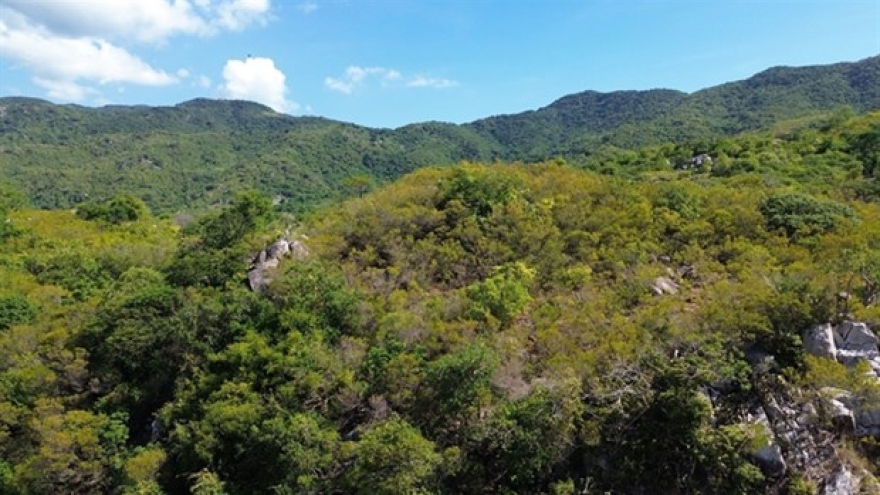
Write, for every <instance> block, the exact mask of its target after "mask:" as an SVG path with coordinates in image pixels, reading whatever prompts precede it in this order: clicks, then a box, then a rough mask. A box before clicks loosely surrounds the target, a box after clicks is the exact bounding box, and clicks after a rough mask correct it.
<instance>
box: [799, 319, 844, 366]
mask: <svg viewBox="0 0 880 495" xmlns="http://www.w3.org/2000/svg"><path fill="white" fill-rule="evenodd" d="M834 340H835V339H834V329H833V328H832V327H831V324H830V323H825V324H823V325H816V326H815V327H813V328H810V329H809V330H807V331H806V332H804V347H805V348H806V350H807V352H809V353H810V354H812V355H814V356H819V357H823V358H827V359H837V345H836V344H835V343H834Z"/></svg>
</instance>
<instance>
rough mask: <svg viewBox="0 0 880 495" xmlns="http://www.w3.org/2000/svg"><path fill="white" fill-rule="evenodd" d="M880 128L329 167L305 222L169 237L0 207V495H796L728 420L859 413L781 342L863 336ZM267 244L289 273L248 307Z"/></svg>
mask: <svg viewBox="0 0 880 495" xmlns="http://www.w3.org/2000/svg"><path fill="white" fill-rule="evenodd" d="M206 105H207V104H206ZM243 108H250V107H247V106H244V107H243ZM878 123H880V114H876V113H875V114H866V115H862V116H857V115H852V114H850V115H845V116H843V117H841V115H840V114H833V115H831V116H829V117H828V118H826V119H823V120H817V121H812V122H809V123H806V124H804V125H802V126H800V127H797V128H793V129H788V130H786V131H785V132H783V133H780V134H777V135H770V134H748V135H743V136H739V137H717V138H712V139H708V140H700V141H694V142H681V143H677V144H671V143H670V144H663V145H659V146H655V147H648V148H642V149H639V150H634V151H623V150H621V151H617V152H613V153H609V154H607V155H603V158H602V159H601V160H599V158H597V157H596V156H594V157H593V158H591V159H590V160H589V161H587V162H584V163H578V164H576V165H577V166H572V165H568V164H566V163H565V162H564V161H562V160H555V161H549V162H545V163H540V164H534V165H530V166H523V165H504V164H495V165H481V164H473V163H462V164H460V165H458V166H456V167H451V168H449V167H447V168H424V169H421V170H419V171H417V172H415V173H413V174H410V175H407V176H405V177H403V178H402V179H401V180H399V181H397V182H394V183H391V184H388V185H385V186H383V187H381V188H379V189H377V190H375V191H373V192H369V189H370V188H372V187H373V184H372V183H371V181H370V180H368V179H369V178H368V177H365V176H356V175H350V177H352V179H350V180H349V181H347V182H346V183H345V184H346V187H349V188H351V189H352V192H353V193H354V194H353V195H354V196H358V197H357V198H354V199H351V200H349V201H348V202H345V203H342V204H340V205H337V206H334V207H331V208H326V209H324V210H321V211H319V212H316V213H315V214H313V215H311V216H310V217H309V218H308V219H307V220H304V221H302V223H296V220H293V219H292V218H291V217H290V216H287V215H285V214H284V212H283V211H279V209H280V208H278V207H274V208H273V206H272V202H271V200H270V199H269V198H268V197H266V196H264V195H262V194H260V193H257V192H255V191H243V192H239V193H237V194H236V195H234V197H232V199H231V200H230V201H229V203H228V204H227V205H226V206H225V207H224V208H220V209H215V210H212V211H210V212H208V213H206V214H204V215H203V216H202V217H200V218H199V219H197V220H195V221H194V222H192V223H190V224H189V225H187V226H185V227H183V228H181V227H179V226H177V225H175V224H174V223H173V222H172V221H171V220H169V219H165V218H157V217H154V216H153V215H152V214H151V213H150V212H149V211H148V209H147V207H146V206H145V205H144V204H143V203H142V202H141V201H140V200H138V199H136V198H134V197H132V196H129V195H124V194H120V195H116V196H112V197H110V199H108V200H107V201H97V202H89V203H86V204H84V205H81V206H80V207H78V208H77V210H76V211H75V212H73V211H69V210H59V211H50V212H47V211H39V210H29V209H21V208H22V207H23V202H22V201H21V198H20V197H18V196H15V195H14V194H13V193H11V192H6V191H5V190H4V192H3V196H0V197H2V198H18V199H16V200H14V201H13V200H12V199H9V200H4V202H2V203H0V205H2V206H3V210H2V212H3V215H4V220H5V221H4V223H3V224H2V225H4V226H5V227H4V228H5V230H3V232H4V233H5V235H4V237H3V238H2V240H0V243H2V244H0V277H2V279H3V280H5V281H8V282H9V283H8V284H4V286H3V289H0V459H2V460H0V493H10V494H19V493H21V494H25V493H28V494H30V493H126V494H128V493H131V494H134V493H212V494H219V493H229V494H244V493H387V494H390V493H476V492H484V493H594V492H598V493H605V492H609V491H610V492H613V493H634V492H638V491H640V490H642V491H645V490H647V491H650V492H653V493H707V494H708V493H743V494H746V493H765V492H766V493H776V492H775V491H774V490H777V489H778V487H780V486H787V487H788V488H787V489H788V491H789V492H790V493H811V492H812V491H814V489H815V487H816V486H817V485H816V484H815V479H811V478H810V476H814V475H815V473H813V472H806V471H804V472H802V471H799V470H798V469H797V467H796V466H792V467H791V469H790V470H789V471H787V472H786V473H785V474H784V475H782V477H781V478H774V477H773V476H771V475H770V474H768V473H765V472H763V471H762V470H761V469H760V468H759V467H758V466H757V465H756V464H754V463H753V462H754V458H753V457H752V456H751V455H750V453H751V452H753V451H754V449H755V447H756V446H759V445H762V442H766V440H767V438H766V434H765V433H762V431H761V430H760V428H756V427H755V426H754V425H753V424H751V423H749V422H748V421H747V420H746V413H747V411H748V410H749V408H750V407H752V405H753V404H754V403H755V402H756V401H758V400H759V399H760V397H762V396H764V395H765V394H767V393H773V391H774V390H777V388H778V387H786V386H788V387H791V385H790V383H797V384H798V387H799V389H798V390H799V391H800V392H799V393H800V394H802V395H804V396H805V397H812V396H813V395H810V394H816V393H818V390H819V389H820V388H822V387H828V386H831V387H844V388H847V389H849V390H859V391H862V392H865V393H866V394H868V396H870V394H872V393H875V392H876V391H875V390H874V388H876V384H872V383H871V382H870V381H868V380H866V379H865V378H864V373H863V371H864V370H862V372H859V371H857V370H856V371H847V370H845V369H843V368H842V367H841V366H839V365H837V364H836V363H831V362H827V363H826V362H825V361H827V360H821V359H819V358H814V357H806V356H804V351H803V349H802V345H801V343H800V334H801V331H803V330H804V329H805V328H807V327H809V326H812V325H814V324H816V323H820V322H826V321H837V320H838V319H840V318H844V317H847V316H851V317H855V318H858V319H861V320H864V321H868V322H870V323H872V324H873V325H875V326H876V325H878V324H880V307H878V295H880V285H878V283H877V281H878V280H880V259H878V257H877V253H878V252H880V202H878V196H877V195H876V194H874V193H871V191H876V190H877V188H876V180H877V179H876V178H875V173H874V170H875V167H874V165H872V164H873V162H872V160H874V158H876V156H875V155H876V153H875V151H876V150H875V149H873V148H872V147H871V146H872V145H870V143H872V142H874V141H872V140H873V139H874V135H875V134H876V132H877V131H876V130H877V128H878V127H877V126H878ZM866 143H869V144H866ZM699 154H708V155H709V156H711V158H712V159H711V160H710V161H705V162H704V163H703V164H701V165H694V163H693V161H692V160H691V158H692V157H694V156H696V155H699ZM285 231H287V235H290V236H294V235H295V236H299V235H303V236H304V237H301V238H302V239H305V241H304V242H306V243H307V245H308V246H309V250H310V255H309V256H308V258H307V259H305V260H294V259H292V258H289V259H286V260H284V261H282V263H281V264H280V266H279V267H277V269H275V270H274V272H272V276H273V282H272V283H271V285H270V287H269V289H268V290H267V291H266V292H265V293H255V292H251V291H250V290H248V289H247V288H246V286H245V279H246V271H247V269H248V268H249V260H250V258H251V257H252V256H253V253H256V252H257V251H258V250H259V249H261V248H262V247H264V246H266V245H267V244H269V243H270V242H272V241H274V240H276V239H278V238H279V237H280V236H281V235H282V233H283V232H285ZM658 277H666V278H668V279H670V280H672V281H674V282H675V284H676V286H677V290H676V291H672V292H667V293H665V294H662V295H652V292H651V286H652V284H654V283H655V282H656V280H657V278H658ZM842 292H843V293H846V294H848V295H852V297H849V298H848V299H846V300H845V301H842V300H841V299H840V298H839V297H837V295H838V294H839V293H842ZM841 304H845V307H842V306H841ZM755 348H760V349H763V350H764V351H766V352H768V353H770V354H772V355H773V356H775V359H776V363H777V364H778V368H776V369H761V368H753V367H751V366H750V365H749V364H748V363H747V362H746V360H745V357H744V355H745V351H746V350H748V349H755ZM780 383H782V384H781V385H780ZM784 383H789V385H785V384H784ZM707 390H708V391H718V390H723V392H719V393H714V392H713V394H714V395H712V394H708V393H707V392H706V391H707ZM836 441H837V442H838V445H839V447H840V448H841V449H849V450H850V453H849V455H850V456H853V458H861V460H860V461H859V462H860V463H861V464H862V465H864V466H866V467H867V469H869V470H873V471H874V472H875V473H878V472H880V465H878V463H877V457H876V456H873V455H872V454H871V448H872V447H871V445H870V444H865V445H858V444H857V445H855V446H852V445H850V444H847V443H846V442H847V441H845V440H844V439H842V438H838V439H837V440H836Z"/></svg>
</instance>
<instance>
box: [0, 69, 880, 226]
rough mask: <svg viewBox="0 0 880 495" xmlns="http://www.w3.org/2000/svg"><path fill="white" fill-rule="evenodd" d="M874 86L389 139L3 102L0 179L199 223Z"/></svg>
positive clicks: (191, 109) (851, 81)
mask: <svg viewBox="0 0 880 495" xmlns="http://www.w3.org/2000/svg"><path fill="white" fill-rule="evenodd" d="M877 88H880V56H876V57H871V58H868V59H865V60H862V61H860V62H854V63H841V64H834V65H825V66H814V67H777V68H773V69H769V70H767V71H764V72H761V73H759V74H757V75H755V76H753V77H751V78H749V79H746V80H744V81H738V82H733V83H728V84H724V85H721V86H716V87H712V88H707V89H704V90H701V91H697V92H695V93H693V94H685V93H681V92H678V91H671V90H651V91H617V92H612V93H597V92H591V91H588V92H583V93H578V94H573V95H568V96H565V97H563V98H560V99H559V100H557V101H555V102H553V103H551V104H550V105H548V106H546V107H544V108H541V109H538V110H534V111H527V112H523V113H520V114H515V115H503V116H495V117H489V118H485V119H481V120H478V121H475V122H471V123H467V124H463V125H453V124H447V123H440V122H426V123H419V124H412V125H408V126H405V127H401V128H399V129H394V130H391V129H370V128H365V127H360V126H357V125H354V124H347V123H342V122H335V121H331V120H327V119H322V118H317V117H291V116H289V115H284V114H280V113H276V112H274V111H272V110H271V109H270V108H268V107H265V106H263V105H259V104H256V103H251V102H245V101H211V100H205V99H198V100H193V101H189V102H186V103H181V104H179V105H176V106H174V107H145V106H134V107H124V106H108V107H103V108H86V107H79V106H74V105H53V104H51V103H48V102H45V101H41V100H36V99H29V98H0V181H3V182H6V183H9V184H11V185H13V186H14V187H16V188H17V189H18V190H19V191H21V192H22V193H24V194H25V195H26V196H27V197H28V198H29V199H30V202H31V204H32V205H33V206H35V207H38V208H71V207H73V206H75V205H77V204H79V203H82V202H86V201H104V200H108V199H110V198H111V197H113V196H115V195H116V194H121V193H127V194H131V195H133V196H135V197H137V198H139V199H141V200H143V201H144V202H145V203H146V204H147V205H148V206H149V207H150V208H151V210H152V211H153V212H154V213H156V214H159V215H163V214H172V213H176V212H179V211H193V210H201V211H203V210H205V209H208V208H210V207H215V206H218V205H223V204H226V203H228V202H229V201H230V200H231V198H232V195H233V193H234V192H235V191H238V190H241V189H245V188H253V189H257V190H259V191H261V192H262V193H264V194H266V195H267V196H269V197H271V198H273V199H274V200H275V201H276V202H280V203H282V204H283V205H284V206H283V207H284V208H285V209H286V210H287V211H295V212H302V211H304V210H307V209H310V208H312V207H314V206H315V205H317V204H326V203H328V202H331V201H333V200H338V199H339V198H341V197H347V196H351V195H353V194H352V193H353V191H352V190H351V188H349V187H347V186H346V180H347V179H348V178H349V177H351V176H356V175H357V176H363V177H367V178H369V179H371V180H372V181H374V182H376V183H386V182H389V181H392V180H394V179H396V178H398V177H400V176H402V175H404V174H406V173H409V172H412V171H414V170H416V169H418V168H420V167H424V166H439V165H452V164H456V163H459V162H461V161H473V162H480V163H492V162H495V161H503V162H512V161H521V162H524V163H531V162H542V161H547V160H551V159H553V158H556V157H561V158H564V159H565V160H566V161H567V162H568V163H570V164H572V165H573V166H581V165H584V164H595V163H604V162H607V161H608V160H609V158H611V159H612V161H618V162H619V161H620V160H618V158H620V156H619V155H621V154H623V153H624V152H625V151H626V152H628V151H631V150H637V149H640V148H642V147H645V146H661V145H666V144H667V143H678V144H684V143H700V142H709V141H711V140H715V139H719V138H720V137H730V136H735V135H738V134H740V133H743V132H755V131H765V132H766V131H770V130H771V129H772V128H773V127H774V126H776V127H779V126H786V125H788V126H802V125H804V124H805V123H809V122H810V121H811V120H816V119H821V118H822V117H821V116H822V115H824V114H826V113H828V112H830V111H833V110H835V109H839V108H845V107H848V108H851V109H852V110H854V111H855V112H856V113H862V112H867V111H871V110H876V109H877V108H880V90H878V89H877ZM776 130H778V129H776ZM705 152H706V151H705V150H702V151H700V153H705ZM728 154H729V153H728ZM609 155H611V156H609ZM679 158H690V156H687V157H679Z"/></svg>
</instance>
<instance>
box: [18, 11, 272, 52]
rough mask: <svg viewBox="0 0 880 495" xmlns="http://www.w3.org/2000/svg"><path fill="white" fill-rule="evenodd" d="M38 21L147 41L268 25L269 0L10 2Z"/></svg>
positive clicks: (59, 29)
mask: <svg viewBox="0 0 880 495" xmlns="http://www.w3.org/2000/svg"><path fill="white" fill-rule="evenodd" d="M3 3H4V6H6V7H7V8H8V9H10V10H12V11H15V12H17V13H18V14H20V15H22V16H24V17H25V18H27V19H28V20H29V22H30V23H32V24H33V25H36V26H39V27H42V28H44V29H46V30H48V31H50V32H52V33H55V34H57V35H59V36H70V37H80V36H88V37H101V38H105V39H120V40H133V41H137V42H145V43H157V42H164V41H166V40H167V39H168V38H170V37H171V36H174V35H178V34H185V35H202V36H205V35H210V34H216V33H217V32H218V31H222V30H240V29H242V28H244V27H246V26H247V25H249V24H253V23H264V22H266V20H267V16H268V14H269V10H270V8H271V5H270V2H269V0H222V1H213V2H211V1H205V0H194V1H188V0H89V1H84V2H82V1H81V2H74V1H70V0H4V2H3Z"/></svg>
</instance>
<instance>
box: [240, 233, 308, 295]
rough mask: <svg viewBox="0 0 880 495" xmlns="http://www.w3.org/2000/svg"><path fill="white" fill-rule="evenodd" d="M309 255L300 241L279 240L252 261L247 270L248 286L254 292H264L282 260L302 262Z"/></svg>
mask: <svg viewBox="0 0 880 495" xmlns="http://www.w3.org/2000/svg"><path fill="white" fill-rule="evenodd" d="M308 255H309V249H308V248H307V247H306V245H305V244H304V243H303V242H302V241H300V240H295V241H291V240H289V239H286V238H282V239H279V240H277V241H275V242H273V243H272V244H270V245H269V246H268V247H267V248H266V249H263V250H262V251H260V252H259V253H258V254H257V255H256V256H255V257H254V259H253V261H252V264H251V269H250V270H248V286H250V288H251V290H253V291H255V292H264V291H265V290H266V289H267V288H268V287H269V283H270V282H272V278H271V276H270V275H271V273H272V271H273V270H274V269H275V268H277V267H278V265H279V264H280V263H281V259H282V258H287V257H290V258H293V259H296V260H303V259H305V258H306V257H307V256H308Z"/></svg>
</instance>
